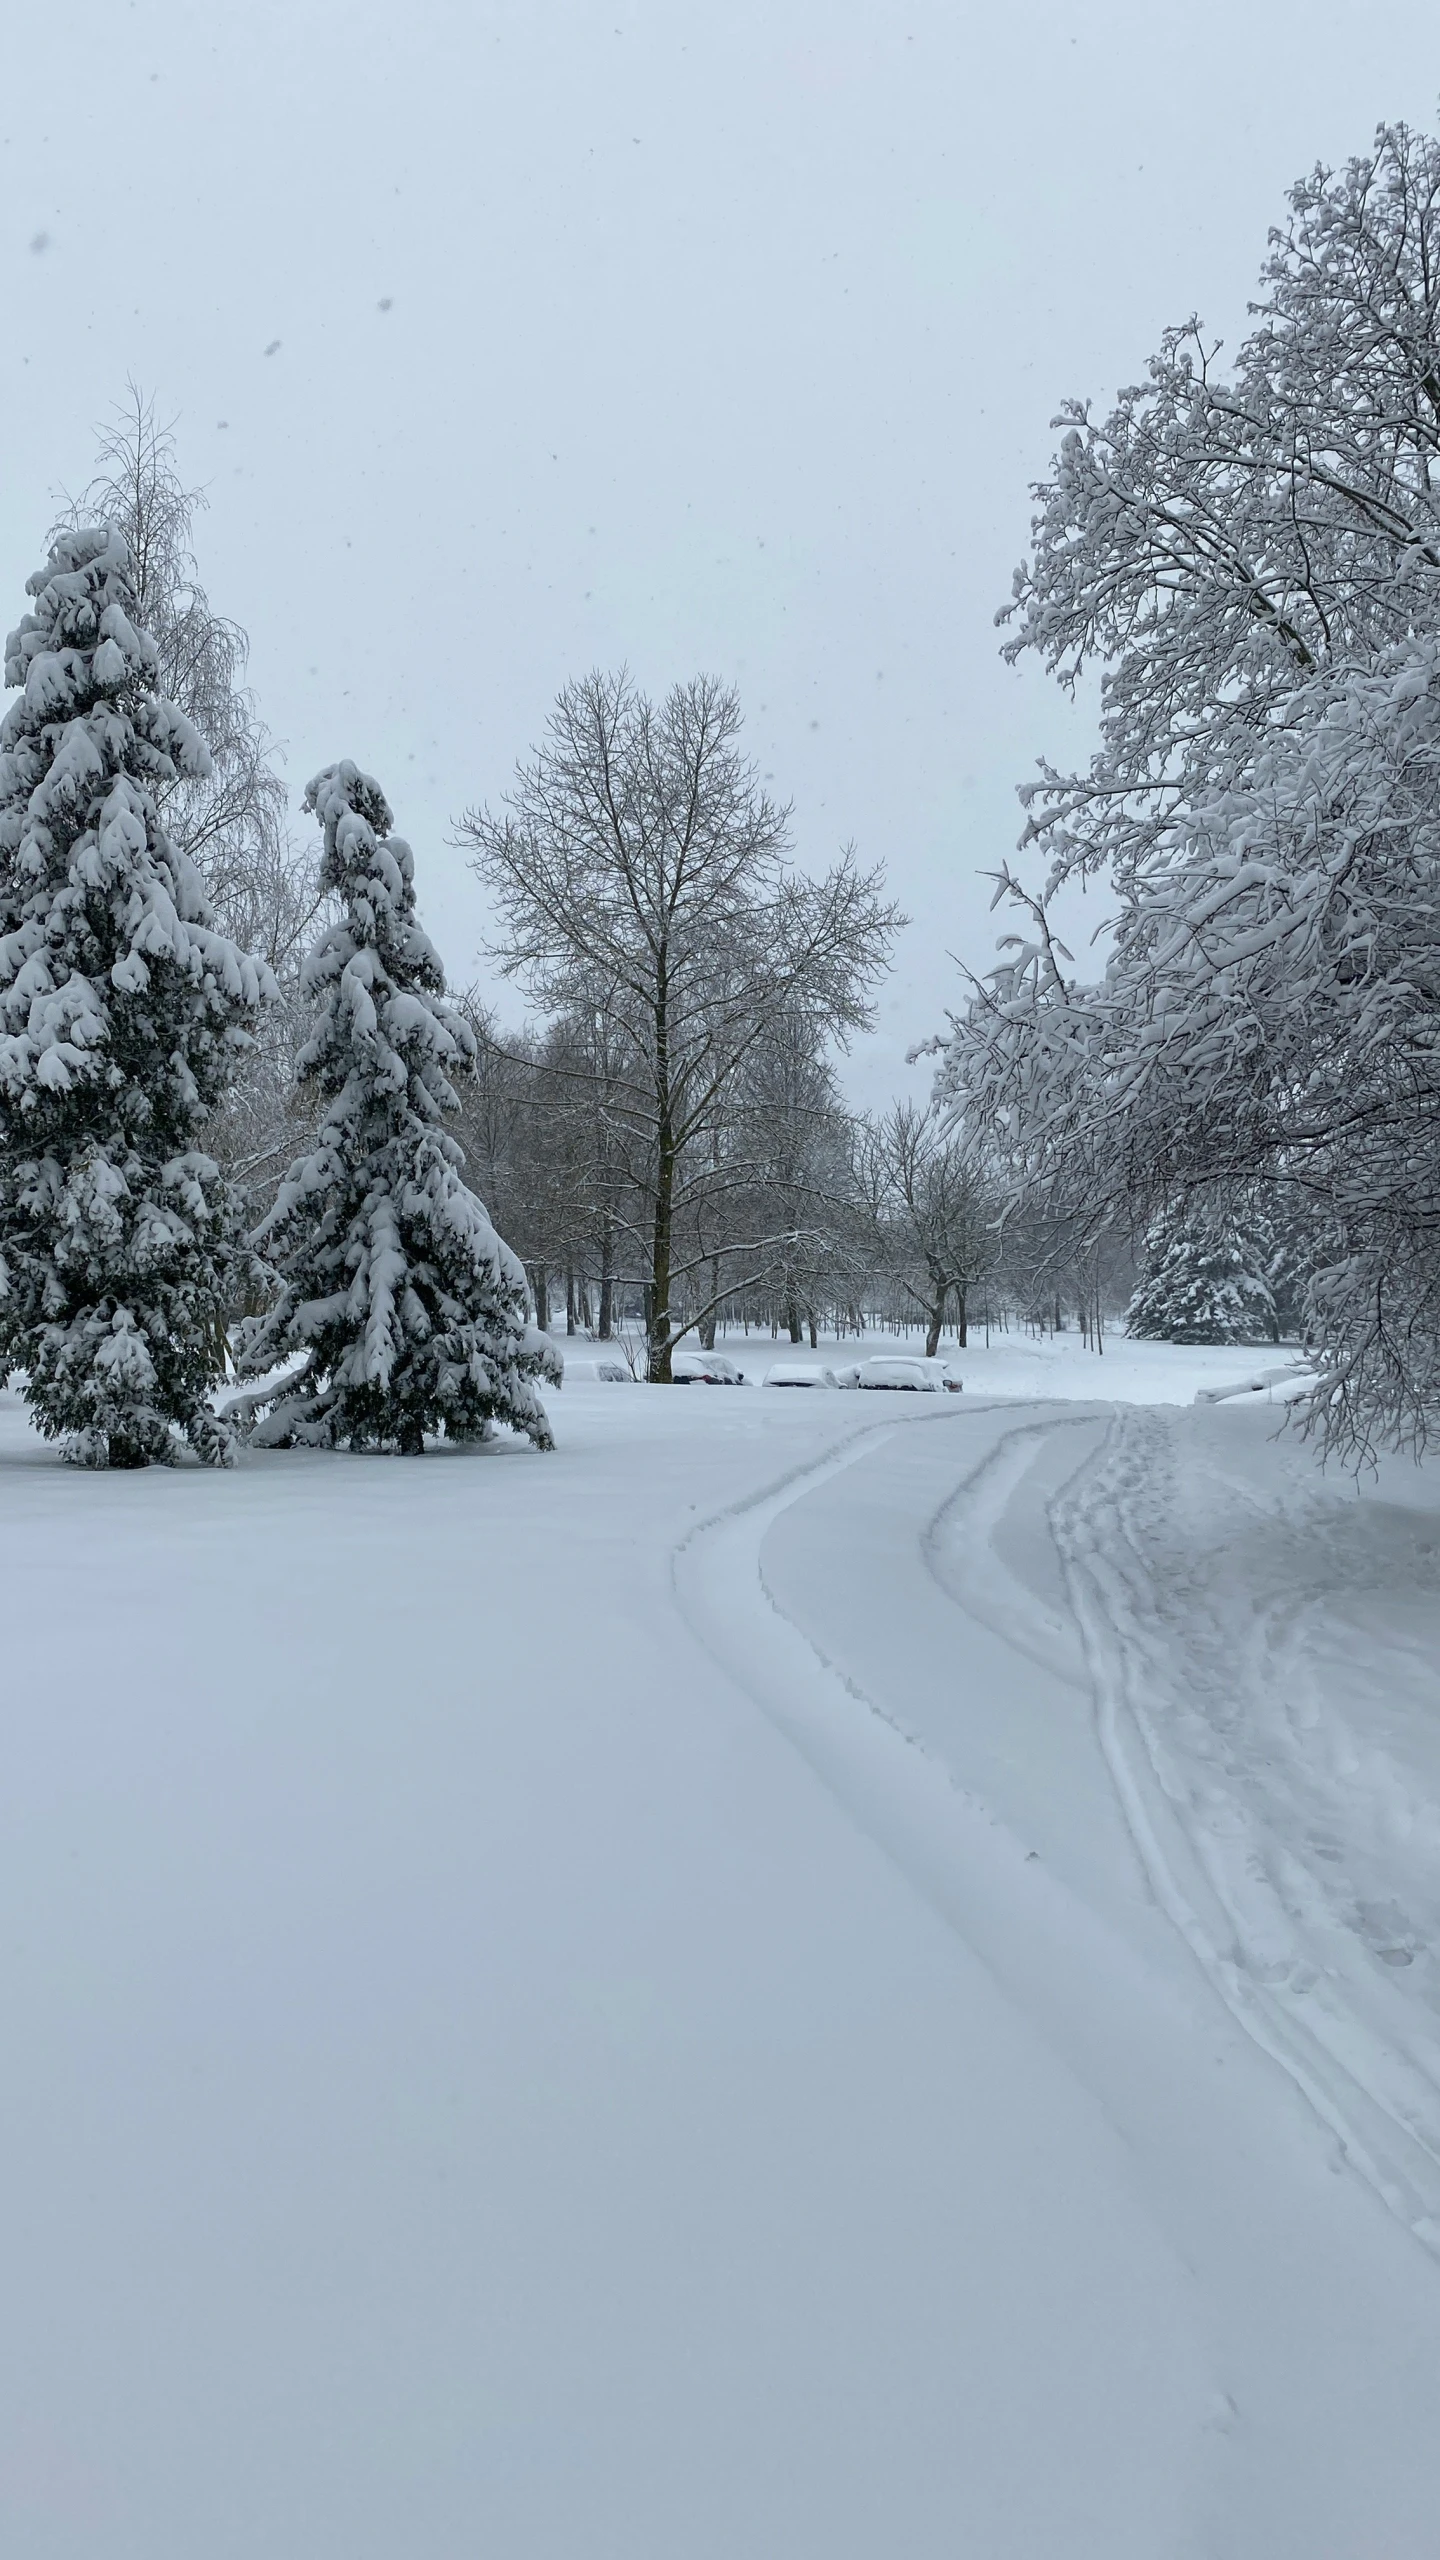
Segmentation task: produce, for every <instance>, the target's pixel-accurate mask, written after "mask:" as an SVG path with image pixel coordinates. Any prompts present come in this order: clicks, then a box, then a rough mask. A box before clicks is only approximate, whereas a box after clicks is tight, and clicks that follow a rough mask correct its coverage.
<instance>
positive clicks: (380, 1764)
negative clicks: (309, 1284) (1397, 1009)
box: [0, 1385, 1440, 2560]
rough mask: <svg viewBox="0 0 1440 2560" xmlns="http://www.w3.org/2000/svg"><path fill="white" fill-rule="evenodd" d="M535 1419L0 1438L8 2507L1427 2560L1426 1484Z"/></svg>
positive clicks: (418, 2535) (578, 1390) (751, 1399)
mask: <svg viewBox="0 0 1440 2560" xmlns="http://www.w3.org/2000/svg"><path fill="white" fill-rule="evenodd" d="M557 1421H558V1424H559V1427H560V1432H561V1449H560V1452H559V1453H558V1455H557V1456H556V1458H554V1459H553V1460H540V1459H536V1458H534V1457H532V1456H530V1455H529V1454H528V1453H525V1452H523V1451H521V1450H519V1449H518V1448H517V1449H515V1450H513V1451H512V1450H510V1449H505V1450H503V1451H493V1452H476V1453H471V1454H464V1455H461V1454H451V1455H446V1454H445V1453H436V1454H435V1455H434V1456H433V1457H432V1458H429V1459H427V1460H426V1461H425V1462H423V1464H422V1463H416V1462H408V1463H407V1462H401V1461H385V1460H348V1459H336V1458H325V1457H317V1456H306V1455H303V1454H298V1453H297V1454H293V1455H290V1456H286V1457H275V1458H269V1459H264V1460H252V1461H251V1462H250V1463H249V1464H248V1465H247V1466H246V1467H245V1468H244V1469H243V1470H242V1471H241V1473H240V1474H239V1475H238V1476H237V1477H235V1478H232V1479H228V1480H227V1479H215V1478H211V1477H203V1476H198V1475H195V1474H193V1473H184V1474H180V1475H173V1476H168V1477H167V1476H156V1475H152V1476H149V1477H145V1478H140V1479H135V1478H131V1479H117V1480H115V1481H113V1482H112V1481H109V1480H106V1479H89V1480H87V1479H83V1478H82V1479H77V1478H75V1477H74V1476H71V1475H68V1474H66V1473H64V1472H63V1471H61V1470H59V1469H58V1468H56V1467H55V1466H54V1465H53V1463H51V1462H50V1460H49V1459H48V1457H46V1456H44V1455H42V1454H41V1453H38V1452H37V1451H36V1450H35V1449H34V1447H33V1444H31V1443H29V1442H28V1441H27V1439H26V1437H25V1434H24V1430H23V1426H22V1425H21V1423H20V1422H19V1420H18V1418H17V1417H15V1416H14V1414H13V1412H12V1413H11V1414H10V1415H9V1417H8V1419H7V1420H6V1422H5V1425H4V1429H5V1435H6V1436H5V1440H4V1444H3V1446H4V1455H3V1459H0V1512H3V1518H4V1549H3V1552H4V1555H5V1558H6V1563H5V1577H6V1627H7V1634H6V1646H5V1657H4V1658H5V1665H6V1682H5V1687H6V1716H5V1731H6V1737H7V1738H6V1749H5V1766H6V1772H7V1776H6V1785H5V1788H4V1790H3V1794H0V1993H3V2004H4V2016H5V2019H6V2052H7V2069H6V2074H5V2083H6V2089H7V2099H6V2105H5V2110H4V2114H3V2119H0V2193H3V2197H4V2200H5V2201H4V2207H3V2211H4V2221H5V2234H4V2263H5V2268H6V2283H5V2288H4V2293H5V2310H4V2312H3V2315H0V2343H3V2360H0V2542H3V2545H4V2547H5V2548H6V2549H14V2550H15V2551H16V2552H17V2553H23V2554H24V2556H25V2560H80V2555H82V2554H83V2555H85V2560H91V2555H92V2554H93V2553H94V2552H95V2551H96V2550H99V2549H103V2550H104V2551H105V2553H106V2560H141V2555H142V2554H143V2560H182V2555H184V2560H193V2555H194V2554H195V2552H196V2551H198V2550H203V2551H204V2552H205V2554H206V2560H242V2555H243V2560H342V2555H343V2560H382V2555H383V2560H399V2555H402V2554H403V2555H404V2560H421V2556H422V2555H429V2554H432V2553H433V2554H434V2555H435V2556H436V2560H442V2555H443V2560H449V2555H450V2554H452V2553H453V2552H455V2551H457V2550H460V2549H472V2548H473V2549H484V2550H487V2551H488V2550H494V2551H497V2552H503V2553H504V2554H505V2555H506V2560H512V2555H513V2560H591V2555H595V2560H610V2555H614V2560H621V2555H623V2560H722V2556H723V2560H735V2555H738V2554H741V2553H743V2554H745V2555H747V2560H749V2555H752V2554H754V2555H763V2560H770V2555H774V2560H812V2555H813V2560H822V2555H823V2560H850V2556H851V2555H854V2560H861V2555H865V2556H866V2560H870V2555H880V2554H884V2555H889V2554H892V2553H894V2554H902V2553H903V2554H904V2555H906V2560H911V2556H912V2555H913V2556H914V2560H928V2555H930V2554H935V2555H940V2554H942V2553H943V2554H945V2555H947V2560H948V2555H951V2554H954V2553H956V2552H967V2553H968V2552H971V2551H973V2552H975V2553H977V2554H982V2553H983V2554H984V2555H985V2560H1092V2556H1093V2560H1102V2555H1103V2560H1131V2555H1133V2560H1262V2555H1263V2560H1429V2556H1430V2555H1432V2554H1433V2553H1434V2552H1435V2551H1436V2550H1437V2548H1440V2533H1437V2528H1436V2524H1435V2518H1436V2516H1437V2515H1440V2433H1437V2429H1436V2426H1435V2410H1436V2407H1437V2391H1440V2267H1437V2263H1436V2259H1435V2258H1434V2256H1433V2255H1431V2254H1430V2252H1429V2251H1428V2250H1427V2249H1426V2248H1425V2247H1424V2246H1423V2245H1422V2243H1421V2241H1420V2240H1419V2239H1417V2238H1416V2236H1415V2235H1414V2232H1413V2231H1412V2229H1410V2228H1407V2227H1406V2224H1407V2220H1408V2221H1409V2222H1412V2223H1413V2222H1415V2221H1418V2220H1419V2219H1420V2218H1421V2217H1422V2215H1423V2213H1424V2211H1425V2210H1427V2209H1428V2204H1427V2196H1428V2190H1427V2189H1426V2187H1425V2179H1426V2177H1427V2176H1428V2174H1429V2170H1428V2165H1427V2163H1428V2160H1429V2150H1428V2148H1427V2146H1428V2145H1429V2144H1430V2142H1431V2138H1432V2135H1433V2130H1434V2117H1433V2114H1432V2113H1431V2112H1430V2110H1431V2109H1432V2107H1433V2094H1434V2088H1435V2085H1436V2081H1435V2075H1434V2070H1433V2059H1432V2055H1433V2048H1432V2046H1431V2044H1430V2042H1429V2040H1428V2039H1429V2035H1430V2029H1431V2027H1432V2025H1433V2008H1432V2006H1431V2004H1432V2003H1433V2000H1434V1972H1433V1968H1434V1965H1435V1957H1434V1955H1433V1953H1432V1952H1431V1949H1432V1948H1433V1946H1434V1944H1435V1938H1434V1935H1433V1932H1432V1923H1433V1921H1434V1918H1435V1913H1434V1900H1435V1886H1434V1872H1435V1862H1434V1857H1433V1846H1434V1836H1435V1835H1434V1832H1433V1830H1432V1828H1431V1827H1430V1826H1431V1825H1432V1824H1433V1822H1434V1820H1435V1807H1436V1805H1437V1803H1440V1786H1437V1785H1436V1783H1435V1781H1436V1767H1435V1762H1434V1760H1433V1758H1430V1759H1428V1760H1427V1756H1426V1755H1427V1750H1429V1749H1430V1748H1431V1747H1432V1746H1433V1742H1434V1734H1435V1721H1436V1719H1435V1700H1434V1695H1433V1689H1431V1688H1429V1687H1427V1682H1428V1681H1430V1680H1432V1679H1433V1664H1432V1662H1431V1660H1430V1658H1429V1648H1430V1644H1431V1641H1432V1638H1433V1636H1434V1634H1435V1633H1436V1630H1437V1627H1440V1619H1437V1617H1436V1615H1435V1611H1436V1603H1437V1587H1436V1570H1435V1563H1434V1558H1435V1555H1436V1552H1437V1548H1440V1539H1436V1537H1435V1535H1434V1525H1435V1515H1434V1512H1433V1509H1432V1508H1430V1507H1427V1503H1426V1501H1425V1500H1424V1499H1421V1498H1420V1497H1419V1496H1412V1495H1411V1494H1410V1493H1407V1491H1406V1489H1405V1487H1403V1486H1401V1487H1399V1489H1398V1492H1397V1491H1396V1490H1394V1489H1392V1488H1391V1487H1390V1485H1389V1484H1388V1482H1387V1484H1386V1485H1385V1486H1384V1487H1383V1488H1382V1493H1381V1494H1380V1495H1376V1496H1370V1497H1367V1498H1366V1499H1365V1500H1363V1501H1360V1502H1357V1501H1356V1498H1355V1497H1354V1495H1353V1494H1351V1493H1349V1492H1348V1491H1347V1490H1346V1489H1345V1488H1343V1487H1339V1486H1330V1485H1321V1486H1317V1485H1316V1483H1315V1482H1314V1480H1313V1477H1312V1475H1311V1473H1310V1471H1309V1470H1308V1467H1307V1466H1306V1465H1305V1464H1304V1462H1302V1461H1298V1460H1297V1459H1296V1458H1295V1457H1294V1455H1293V1454H1291V1453H1287V1452H1285V1451H1284V1450H1279V1451H1277V1450H1276V1449H1274V1448H1273V1447H1272V1445H1271V1444H1270V1442H1269V1441H1268V1439H1267V1436H1266V1432H1267V1419H1266V1417H1265V1416H1264V1415H1263V1414H1260V1413H1257V1412H1253V1411H1246V1412H1236V1411H1234V1410H1232V1409H1229V1408H1219V1409H1216V1410H1213V1411H1208V1412H1200V1413H1196V1412H1191V1411H1179V1410H1175V1409H1171V1410H1169V1411H1164V1410H1162V1409H1160V1408H1154V1407H1152V1408H1148V1409H1144V1410H1140V1409H1137V1408H1134V1407H1130V1408H1126V1409H1123V1410H1120V1411H1117V1410H1116V1409H1115V1408H1111V1407H1102V1406H1087V1405H1084V1404H1079V1403H1071V1404H1069V1405H1048V1406H1042V1405H1036V1404H1030V1405H1026V1406H1017V1405H1014V1404H1011V1405H996V1404H988V1403H986V1402H985V1401H984V1400H983V1399H982V1398H980V1397H974V1396H973V1395H972V1396H970V1397H967V1398H966V1399H965V1400H964V1401H963V1403H961V1402H959V1401H958V1400H957V1401H954V1402H952V1401H951V1400H949V1399H946V1400H944V1401H943V1402H942V1401H941V1400H939V1399H937V1400H936V1402H935V1404H934V1405H932V1404H931V1403H930V1401H929V1400H928V1399H919V1398H911V1399H906V1398H899V1397H895V1398H890V1397H884V1398H875V1399H871V1400H868V1401H866V1402H864V1403H863V1405H862V1400H860V1399H852V1398H849V1397H835V1396H826V1395H819V1396H803V1395H802V1396H785V1395H782V1394H770V1395H765V1394H757V1393H754V1392H753V1391H744V1392H739V1393H734V1394H729V1395H727V1394H724V1393H710V1392H695V1393H692V1394H688V1395H683V1396H682V1395H677V1394H670V1395H665V1394H659V1393H653V1392H647V1391H643V1390H632V1389H628V1388H620V1389H616V1388H606V1387H601V1386H593V1385H592V1386H589V1387H586V1386H583V1385H582V1386H578V1387H577V1386H574V1385H572V1386H571V1387H570V1388H569V1389H567V1392H566V1395H565V1397H564V1399H563V1400H562V1403H561V1406H560V1408H559V1412H558V1414H557ZM1361 1524H1363V1525H1361ZM1232 1673H1233V1678H1232V1677H1231V1674H1232ZM1287 1755H1288V1756H1287ZM1162 1817H1163V1820H1162ZM1336 1853H1338V1854H1336ZM1297 1862H1298V1863H1297ZM1427 1897H1428V1898H1427ZM1197 1931H1198V1935H1197ZM1402 1953H1403V1954H1405V1955H1407V1956H1408V1958H1409V1961H1408V1962H1404V1963H1402V1962H1400V1961H1398V1958H1399V1956H1400V1955H1401V1954H1402ZM1367 1968H1368V1970H1367ZM1307 1971H1308V1972H1309V1974H1311V1975H1312V1976H1313V1981H1311V1982H1307V1981H1306V1978H1305V1977H1306V1974H1307ZM1317 1989H1318V1990H1320V1991H1321V1993H1322V1996H1321V1998H1320V1999H1319V2000H1318V2001H1317V2000H1316V1999H1315V1997H1314V1993H1315V1991H1316V1990H1317ZM1307 2001H1309V2002H1310V2003H1311V2006H1310V2009H1309V2010H1308V2011H1307V2010H1306V2008H1305V2003H1306V2002H1307ZM1317 2017H1318V2019H1319V2021H1320V2023H1319V2025H1314V2024H1312V2023H1311V2020H1312V2018H1317ZM1277 2022H1278V2023H1277ZM1281 2027H1283V2028H1284V2031H1285V2034H1286V2036H1288V2037H1289V2038H1290V2040H1291V2045H1290V2046H1287V2047H1286V2049H1285V2050H1284V2052H1283V2054H1282V2056H1281V2059H1279V2060H1277V2059H1276V2058H1275V2052H1276V2049H1277V2038H1278V2036H1279V2032H1280V2028H1281ZM1305 2038H1308V2039H1309V2042H1308V2043H1305V2042H1304V2041H1303V2039H1305ZM1267 2044H1268V2046H1269V2048H1270V2049H1267ZM1291 2046H1293V2047H1294V2049H1291ZM1317 2054H1319V2055H1321V2056H1322V2058H1323V2074H1322V2080H1323V2085H1322V2083H1321V2082H1317V2084H1316V2087H1315V2089H1314V2090H1313V2091H1312V2097H1311V2098H1307V2096H1306V2095H1305V2094H1304V2093H1303V2084H1304V2082H1305V2078H1306V2070H1307V2069H1312V2068H1318V2067H1319V2066H1318V2065H1316V2063H1315V2056H1316V2055H1317ZM1387 2074H1389V2075H1390V2076H1389V2077H1387V2076H1386V2075H1387ZM1312 2099H1313V2103H1312ZM1317 2107H1318V2109H1319V2112H1317ZM1327 2107H1328V2108H1329V2111H1330V2116H1331V2122H1332V2124H1334V2125H1337V2126H1338V2127H1339V2129H1340V2133H1341V2135H1342V2136H1343V2139H1344V2141H1345V2143H1346V2145H1347V2147H1348V2151H1349V2154H1350V2157H1349V2158H1348V2159H1347V2158H1346V2157H1344V2156H1342V2152H1341V2149H1340V2147H1339V2143H1338V2142H1337V2139H1336V2136H1335V2133H1334V2132H1333V2131H1329V2130H1327V2129H1326V2125H1325V2123H1324V2122H1323V2121H1322V2116H1323V2114H1324V2112H1325V2110H1326V2108H1327ZM1367 2109H1368V2110H1370V2111H1371V2112H1370V2113H1369V2114H1368V2115H1367V2114H1366V2113H1365V2111H1366V2110H1367ZM1377 2110H1378V2116H1377V2114H1376V2112H1375V2111H1377ZM1362 2119H1363V2121H1362ZM1377 2123H1378V2125H1379V2128H1380V2130H1381V2131H1383V2133H1384V2137H1385V2143H1386V2144H1387V2145H1389V2146H1390V2147H1389V2148H1388V2149H1383V2156H1376V2157H1372V2156H1371V2154H1372V2152H1375V2151H1376V2145H1377V2142H1378V2134H1377V2130H1376V2127H1377ZM1367 2132H1368V2135H1369V2137H1370V2147H1369V2149H1367V2148H1366V2135H1367ZM1406 2146H1408V2150H1407V2148H1406ZM1362 2154H1363V2160H1361V2166H1360V2167H1357V2165H1356V2162H1357V2159H1359V2158H1360V2156H1361V2155H1362ZM1397 2164H1398V2165H1397ZM1362 2167H1363V2169H1364V2170H1366V2171H1367V2172H1368V2175H1366V2174H1362V2173H1361V2168H1362ZM1402 2167H1403V2168H1404V2175H1405V2179H1406V2180H1408V2183H1398V2184H1397V2179H1398V2178H1399V2177H1400V2170H1401V2168H1402ZM1387 2180H1388V2186H1387V2185H1386V2182H1387ZM1381 2186H1386V2191H1387V2194H1388V2199H1389V2200H1388V2203H1387V2202H1386V2201H1382V2198H1381V2194H1380V2193H1379V2192H1377V2188H1378V2187H1381Z"/></svg>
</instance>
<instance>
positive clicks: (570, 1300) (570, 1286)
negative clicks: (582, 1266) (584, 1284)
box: [565, 1271, 576, 1335]
mask: <svg viewBox="0 0 1440 2560" xmlns="http://www.w3.org/2000/svg"><path fill="white" fill-rule="evenodd" d="M565 1331H566V1333H567V1335H568V1334H573V1333H574V1332H575V1331H576V1324H575V1274H574V1272H573V1271H567V1272H566V1274H565Z"/></svg>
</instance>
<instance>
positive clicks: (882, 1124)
mask: <svg viewBox="0 0 1440 2560" xmlns="http://www.w3.org/2000/svg"><path fill="white" fill-rule="evenodd" d="M859 1172H860V1180H861V1185H862V1189H863V1191H864V1194H865V1197H866V1199H867V1201H868V1202H869V1204H870V1207H871V1212H872V1216H873V1218H874V1221H875V1225H876V1228H877V1230H878V1233H879V1238H880V1245H881V1261H882V1265H883V1267H885V1268H887V1269H888V1270H889V1271H890V1273H891V1274H892V1275H893V1277H894V1278H895V1280H896V1281H897V1283H898V1285H899V1287H900V1290H901V1293H902V1296H903V1297H904V1298H905V1299H908V1301H909V1303H910V1304H911V1305H912V1306H913V1307H915V1308H916V1309H917V1310H918V1311H919V1313H920V1314H921V1316H922V1317H923V1318H924V1322H925V1349H926V1353H927V1355H928V1356H929V1357H930V1358H931V1359H932V1360H933V1359H934V1357H935V1354H936V1352H937V1351H938V1350H939V1347H940V1336H941V1334H942V1333H943V1332H944V1329H945V1324H946V1320H947V1317H948V1318H950V1320H951V1321H953V1323H954V1326H955V1330H956V1334H957V1336H958V1338H959V1340H960V1342H961V1343H962V1345H963V1343H964V1342H965V1339H966V1329H967V1321H968V1310H969V1298H970V1291H971V1289H972V1288H973V1287H974V1284H975V1282H976V1281H977V1280H979V1279H980V1278H982V1277H983V1275H984V1274H985V1273H986V1272H987V1271H989V1270H991V1269H992V1268H993V1266H994V1263H995V1260H996V1255H997V1244H996V1231H997V1220H998V1215H999V1203H998V1201H997V1199H996V1197H995V1194H994V1189H993V1186H992V1185H991V1184H990V1183H988V1182H987V1180H986V1178H985V1173H984V1169H983V1166H982V1164H981V1162H980V1159H979V1156H978V1154H977V1151H976V1149H975V1146H974V1145H973V1143H972V1142H971V1141H970V1140H969V1139H968V1138H967V1137H966V1135H965V1133H964V1131H963V1130H962V1129H961V1128H960V1127H959V1126H958V1125H957V1124H956V1123H955V1122H954V1121H953V1120H948V1119H947V1118H946V1116H945V1115H944V1113H943V1112H942V1111H940V1110H939V1109H937V1107H936V1106H935V1105H934V1104H931V1105H930V1106H929V1107H928V1108H927V1109H924V1110H922V1109H920V1108H919V1106H918V1105H917V1104H915V1103H913V1102H897V1103H895V1104H894V1105H893V1106H892V1108H891V1109H890V1110H889V1111H887V1112H886V1114H885V1116H884V1118H883V1119H881V1120H879V1121H871V1122H869V1123H867V1124H865V1125H864V1127H863V1128H862V1130H861V1133H860V1144H859Z"/></svg>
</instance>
